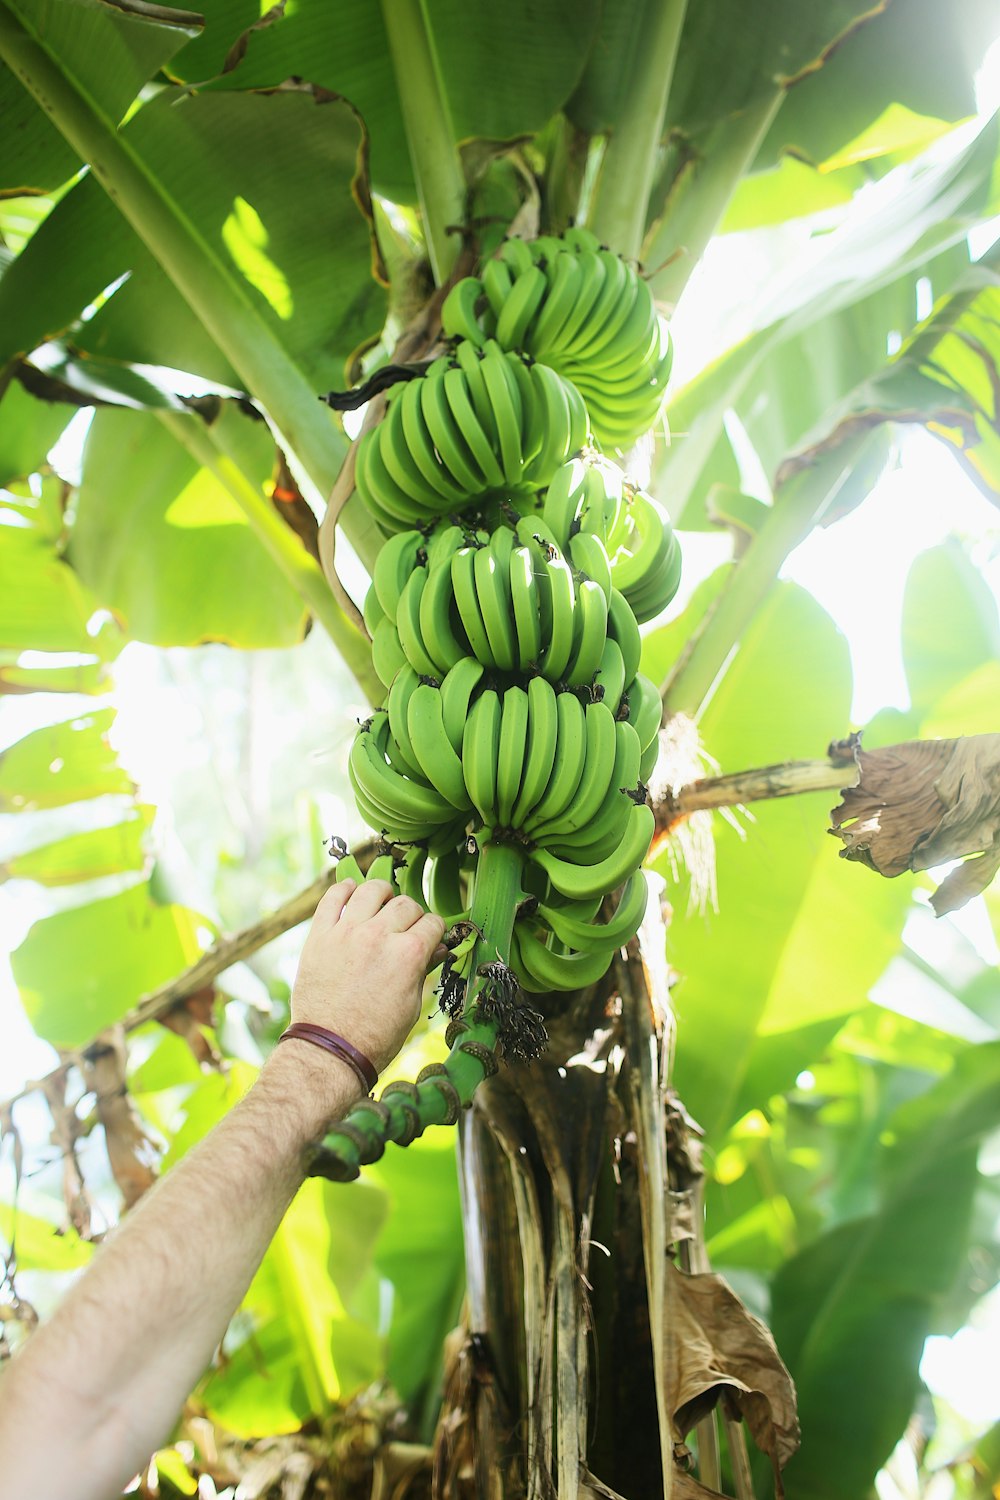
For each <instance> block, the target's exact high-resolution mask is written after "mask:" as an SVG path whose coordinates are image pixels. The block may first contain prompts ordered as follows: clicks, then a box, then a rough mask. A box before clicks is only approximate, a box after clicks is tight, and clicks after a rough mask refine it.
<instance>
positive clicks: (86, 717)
mask: <svg viewBox="0 0 1000 1500" xmlns="http://www.w3.org/2000/svg"><path fill="white" fill-rule="evenodd" d="M114 716H115V714H114V709H111V708H102V709H98V710H95V711H94V712H93V713H88V714H81V715H80V716H79V717H78V718H75V719H67V720H65V721H64V722H63V723H61V724H52V725H48V726H46V727H45V728H43V729H35V730H33V731H32V732H31V734H26V735H25V736H24V737H23V739H20V740H16V741H15V742H14V744H13V745H11V746H10V747H9V748H8V749H6V750H4V751H2V752H0V812H33V811H35V810H36V809H38V808H45V807H62V806H64V805H65V804H66V803H67V802H79V801H81V800H82V799H83V798H85V797H101V796H105V795H106V794H108V793H114V792H126V793H130V792H131V791H132V790H133V786H132V782H131V780H130V779H129V777H128V776H127V775H126V773H125V772H124V771H123V770H122V768H121V766H120V765H119V764H118V757H117V756H116V754H115V752H114V751H113V750H112V748H111V746H110V745H109V744H108V741H107V732H108V730H109V729H110V727H111V724H112V721H113V720H114Z"/></svg>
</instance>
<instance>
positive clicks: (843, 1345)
mask: <svg viewBox="0 0 1000 1500" xmlns="http://www.w3.org/2000/svg"><path fill="white" fill-rule="evenodd" d="M998 1123H1000V1043H990V1044H986V1045H984V1046H981V1047H976V1048H970V1049H969V1050H968V1051H967V1052H965V1053H963V1054H961V1055H960V1056H959V1057H958V1058H957V1060H956V1063H955V1066H954V1070H953V1072H952V1073H951V1074H950V1075H948V1076H947V1077H946V1078H944V1079H943V1080H942V1081H941V1082H940V1083H939V1084H937V1085H936V1086H935V1087H934V1088H933V1089H931V1090H930V1091H929V1092H928V1093H926V1094H925V1095H924V1096H923V1097H922V1098H920V1099H917V1100H915V1101H913V1102H912V1103H910V1104H907V1105H904V1106H902V1107H901V1108H900V1109H899V1110H898V1111H897V1112H896V1114H895V1115H894V1116H893V1117H892V1119H891V1120H890V1122H889V1131H888V1135H887V1137H886V1140H887V1144H886V1146H885V1148H884V1151H883V1154H882V1170H883V1182H884V1188H883V1196H882V1201H881V1204H880V1206H879V1209H878V1211H877V1212H876V1213H874V1214H872V1215H871V1216H869V1217H867V1218H865V1219H861V1220H858V1221H856V1222H854V1223H850V1224H844V1225H840V1226H838V1227H837V1228H835V1229H833V1230H831V1231H830V1232H829V1233H827V1234H825V1235H823V1236H822V1237H821V1238H820V1239H819V1240H817V1241H816V1242H815V1243H814V1244H812V1245H810V1246H809V1247H808V1248H807V1249H806V1250H804V1251H803V1252H802V1253H801V1254H800V1255H798V1256H796V1257H795V1258H794V1259H793V1260H792V1261H790V1262H789V1263H788V1264H787V1265H786V1266H784V1267H783V1268H782V1270H781V1271H780V1272H779V1274H778V1276H777V1277H776V1279H775V1283H774V1289H773V1299H772V1326H773V1329H774V1334H775V1337H776V1339H777V1342H778V1347H779V1349H780V1351H781V1353H782V1357H783V1358H784V1359H785V1361H786V1363H787V1364H788V1365H789V1368H790V1369H791V1371H792V1374H793V1377H794V1379H795V1383H796V1387H797V1390H798V1400H799V1416H800V1419H801V1422H802V1434H803V1445H802V1450H801V1452H800V1454H799V1455H798V1456H797V1457H796V1458H795V1459H794V1460H793V1464H792V1466H791V1467H790V1469H789V1475H788V1479H789V1485H790V1489H791V1492H792V1493H794V1494H795V1495H797V1496H801V1497H802V1500H856V1497H857V1496H858V1495H862V1494H867V1493H868V1491H869V1487H870V1486H871V1484H872V1482H873V1480H874V1476H875V1472H876V1470H877V1469H878V1467H879V1465H880V1464H881V1463H882V1462H883V1461H884V1460H885V1458H886V1457H887V1456H888V1454H889V1452H890V1451H891V1449H892V1448H893V1446H894V1444H895V1443H896V1441H897V1439H898V1438H899V1437H900V1436H901V1434H902V1431H903V1428H904V1427H905V1425H906V1422H907V1419H908V1417H909V1414H910V1409H911V1406H912V1402H913V1398H914V1395H915V1393H916V1389H917V1380H918V1377H917V1364H918V1361H919V1358H920V1353H921V1349H922V1347H923V1341H924V1337H925V1335H926V1334H927V1332H928V1331H929V1326H930V1319H931V1316H932V1313H933V1309H934V1306H935V1304H936V1303H937V1302H938V1301H939V1300H940V1299H942V1298H944V1297H945V1296H946V1295H947V1294H948V1292H949V1290H950V1288H951V1286H952V1283H953V1281H954V1279H955V1277H956V1276H957V1274H958V1272H959V1270H960V1268H961V1266H962V1264H963V1260H964V1255H965V1241H966V1234H967V1231H968V1224H969V1215H970V1212H971V1207H972V1198H973V1192H974V1189H975V1185H976V1179H977V1173H976V1147H977V1144H978V1142H979V1141H980V1140H981V1139H982V1137H983V1136H984V1135H985V1134H986V1133H988V1132H989V1131H991V1130H993V1129H995V1128H996V1126H997V1124H998ZM845 1432H848V1433H850V1441H849V1442H845V1441H844V1433H845Z"/></svg>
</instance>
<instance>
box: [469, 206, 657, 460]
mask: <svg viewBox="0 0 1000 1500" xmlns="http://www.w3.org/2000/svg"><path fill="white" fill-rule="evenodd" d="M441 324H442V328H443V329H444V332H445V334H446V335H447V336H448V337H450V338H455V339H461V340H463V341H466V342H468V343H470V344H473V345H483V344H485V343H486V341H487V340H488V339H493V340H495V341H496V343H498V344H499V345H500V346H501V347H502V348H504V349H518V350H522V351H523V352H524V353H525V354H530V355H531V356H532V357H533V358H534V359H536V360H539V361H541V362H544V363H545V364H546V365H549V366H550V367H551V368H552V369H553V370H556V371H558V373H559V374H560V375H562V376H563V377H564V378H565V379H566V380H569V381H571V382H572V383H573V385H574V386H575V387H576V388H577V390H578V391H579V392H580V394H581V395H582V396H583V399H584V401H585V402H586V405H587V410H588V412H589V414H590V421H591V425H592V427H593V431H594V436H595V438H596V439H597V441H598V442H599V443H600V444H601V446H602V447H604V448H620V449H622V450H627V449H628V448H630V447H632V445H633V444H634V443H635V442H636V440H637V439H638V438H639V437H641V436H642V434H643V433H644V432H647V431H648V430H649V428H650V427H652V426H653V424H654V423H655V422H656V420H657V418H658V417H659V415H660V412H661V410H662V406H663V399H664V395H665V391H666V383H667V378H668V376H669V374H670V364H671V359H672V350H671V345H670V337H669V334H668V333H667V329H666V326H665V325H664V324H663V323H661V321H660V319H659V316H658V315H657V311H656V304H655V303H654V301H653V296H652V293H651V292H650V290H649V287H648V286H647V285H646V283H645V282H644V281H643V280H642V278H641V277H640V276H639V275H638V274H637V273H636V271H635V270H634V269H633V267H631V266H628V265H626V264H625V262H624V261H623V260H622V259H621V257H620V256H618V255H615V254H614V253H613V252H612V251H610V250H608V249H607V248H606V247H604V246H602V245H601V243H600V241H599V240H598V239H597V238H596V236H595V235H593V234H591V233H590V232H589V231H588V230H585V229H569V230H567V231H566V233H565V234H564V235H563V236H562V238H561V239H556V238H553V237H552V236H548V235H544V236H542V237H541V238H539V239H536V240H533V241H530V242H527V241H525V240H519V239H511V240H506V241H505V242H504V244H503V246H502V247H501V249H500V251H499V253H498V255H497V256H496V258H495V259H493V260H490V261H488V262H487V263H486V266H485V267H484V268H483V272H482V275H481V276H470V277H466V278H465V279H464V280H462V281H460V282H458V284H457V285H456V286H455V287H454V288H453V289H452V291H451V292H450V293H449V294H448V297H447V298H446V300H445V303H444V306H443V307H442V309H441Z"/></svg>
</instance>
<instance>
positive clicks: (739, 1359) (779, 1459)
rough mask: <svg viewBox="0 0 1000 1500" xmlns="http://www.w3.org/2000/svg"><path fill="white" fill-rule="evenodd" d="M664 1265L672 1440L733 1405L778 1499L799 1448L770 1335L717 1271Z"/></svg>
mask: <svg viewBox="0 0 1000 1500" xmlns="http://www.w3.org/2000/svg"><path fill="white" fill-rule="evenodd" d="M666 1269H667V1275H666V1294H665V1299H664V1338H665V1348H666V1370H667V1379H668V1382H669V1393H668V1394H669V1400H670V1410H671V1412H672V1413H673V1417H674V1426H675V1437H676V1438H677V1440H678V1441H681V1440H683V1438H684V1436H685V1434H686V1433H688V1432H690V1431H691V1429H692V1427H694V1426H695V1424H696V1423H697V1422H698V1421H699V1420H700V1419H701V1418H702V1417H704V1416H705V1415H706V1414H707V1413H708V1412H710V1411H711V1410H712V1409H713V1408H714V1407H715V1406H716V1405H718V1404H719V1403H720V1402H724V1403H725V1404H726V1405H729V1406H735V1407H736V1408H737V1409H738V1411H739V1412H740V1413H741V1414H742V1416H743V1417H744V1418H745V1420H746V1423H747V1426H748V1427H749V1428H750V1431H751V1433H752V1435H753V1439H754V1441H755V1443H756V1444H757V1446H758V1448H759V1449H760V1450H761V1452H762V1453H766V1454H767V1455H768V1457H769V1458H770V1460H771V1463H772V1466H773V1468H774V1487H775V1495H776V1497H777V1500H781V1497H782V1495H783V1494H784V1490H783V1488H782V1484H781V1469H782V1468H783V1467H784V1465H785V1464H786V1463H787V1462H788V1460H789V1459H790V1458H791V1456H792V1454H793V1453H794V1452H795V1450H796V1448H797V1447H798V1445H799V1424H798V1418H797V1417H796V1414H795V1389H794V1387H793V1385H792V1379H791V1376H790V1375H789V1373H788V1371H787V1370H786V1369H785V1366H784V1365H783V1364H782V1362H781V1358H780V1356H779V1354H778V1351H777V1348H776V1347H775V1344H774V1340H773V1339H772V1337H771V1335H770V1333H769V1332H768V1330H767V1329H766V1328H765V1326H764V1324H763V1323H762V1322H761V1321H760V1319H759V1318H755V1317H754V1316H753V1314H752V1313H751V1312H748V1310H747V1309H746V1308H745V1307H744V1306H743V1303H742V1302H741V1301H740V1299H739V1298H738V1297H737V1295H736V1293H735V1292H734V1291H733V1290H732V1288H731V1287H729V1286H728V1285H727V1284H726V1282H725V1281H723V1279H722V1277H721V1276H715V1275H711V1274H708V1273H704V1274H700V1275H686V1274H685V1273H684V1272H683V1271H679V1270H678V1269H677V1267H676V1266H675V1265H674V1264H673V1262H672V1261H669V1260H668V1261H667V1267H666ZM694 1493H695V1494H697V1491H695V1492H694Z"/></svg>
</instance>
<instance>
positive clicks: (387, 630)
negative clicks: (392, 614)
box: [372, 619, 407, 687]
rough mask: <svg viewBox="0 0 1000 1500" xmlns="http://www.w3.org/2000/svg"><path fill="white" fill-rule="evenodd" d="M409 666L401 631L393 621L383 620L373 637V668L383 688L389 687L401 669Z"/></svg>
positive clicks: (376, 627) (377, 626) (380, 621)
mask: <svg viewBox="0 0 1000 1500" xmlns="http://www.w3.org/2000/svg"><path fill="white" fill-rule="evenodd" d="M406 665H407V661H406V653H405V652H404V650H403V648H402V646H401V645H400V641H399V631H398V630H397V629H396V626H395V622H394V621H392V620H387V619H381V620H379V622H378V624H377V625H376V626H375V631H374V634H373V635H372V666H373V667H374V668H375V675H376V677H377V678H378V680H379V682H381V684H382V686H383V687H388V686H389V684H390V683H391V682H392V680H393V678H394V677H395V675H396V673H397V672H398V671H399V670H400V668H401V667H405V666H406Z"/></svg>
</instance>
